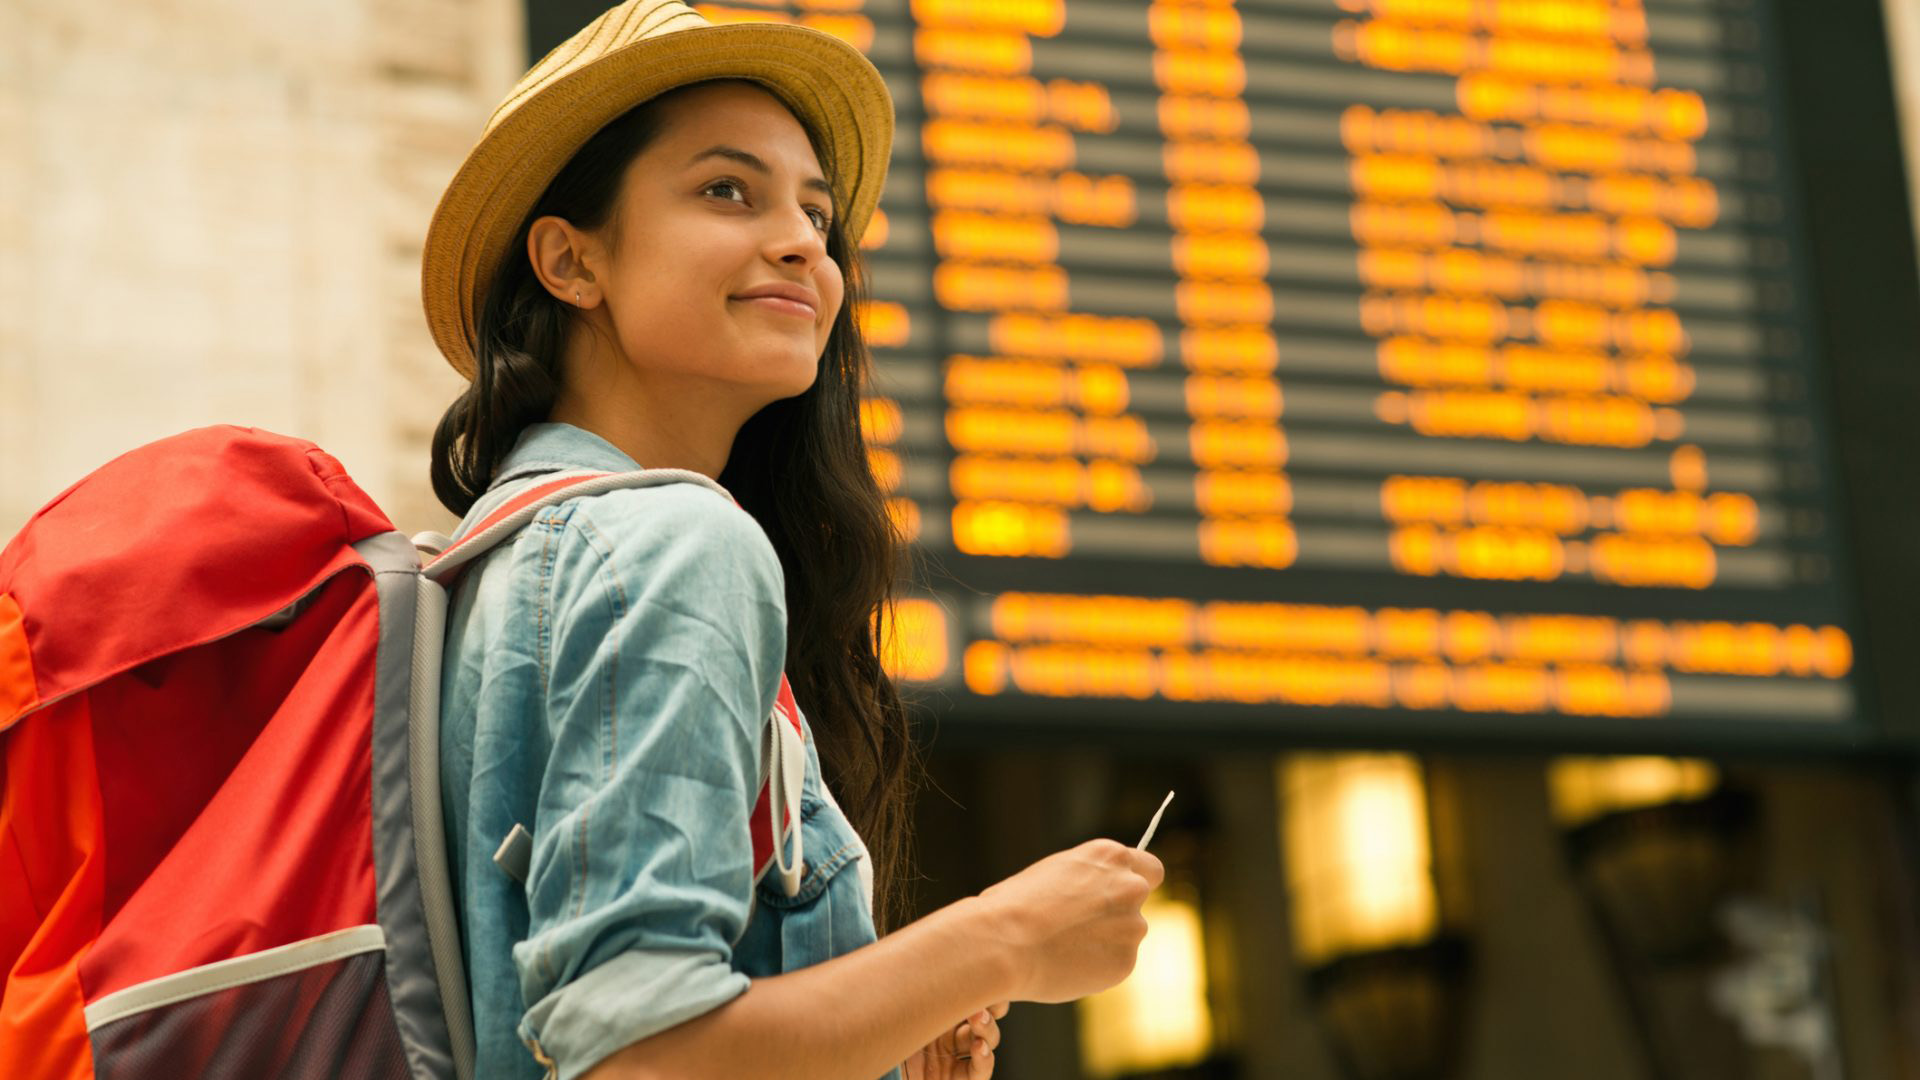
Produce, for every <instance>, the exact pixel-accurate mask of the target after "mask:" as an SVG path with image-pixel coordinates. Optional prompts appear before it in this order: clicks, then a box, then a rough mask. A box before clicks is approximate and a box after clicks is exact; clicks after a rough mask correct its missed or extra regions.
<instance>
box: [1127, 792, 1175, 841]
mask: <svg viewBox="0 0 1920 1080" xmlns="http://www.w3.org/2000/svg"><path fill="white" fill-rule="evenodd" d="M1172 801H1173V792H1171V791H1169V792H1167V797H1166V798H1164V799H1162V800H1160V809H1158V810H1155V811H1154V812H1153V820H1152V821H1149V822H1147V833H1146V835H1145V836H1142V837H1141V838H1140V842H1139V843H1137V844H1135V845H1133V846H1134V847H1136V848H1139V849H1140V850H1141V851H1145V850H1147V841H1149V840H1151V839H1153V830H1155V829H1157V828H1159V827H1160V815H1161V814H1164V813H1166V812H1167V804H1168V803H1170V802H1172Z"/></svg>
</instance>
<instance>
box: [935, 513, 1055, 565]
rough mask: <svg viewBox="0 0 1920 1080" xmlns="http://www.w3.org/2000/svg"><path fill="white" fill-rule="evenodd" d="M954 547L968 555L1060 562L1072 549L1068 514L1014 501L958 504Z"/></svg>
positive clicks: (955, 515)
mask: <svg viewBox="0 0 1920 1080" xmlns="http://www.w3.org/2000/svg"><path fill="white" fill-rule="evenodd" d="M953 546H954V547H955V548H957V549H959V550H960V551H962V552H964V553H966V554H968V555H1031V556H1042V557H1046V558H1053V559H1057V558H1060V557H1061V556H1063V555H1065V554H1066V553H1067V551H1068V550H1069V549H1070V548H1071V547H1072V539H1071V536H1070V534H1069V532H1068V526H1067V515H1066V514H1065V512H1063V511H1061V510H1058V509H1055V508H1053V507H1048V506H1032V505H1027V504H1024V503H1014V502H989V501H981V502H958V503H955V504H954V507H953Z"/></svg>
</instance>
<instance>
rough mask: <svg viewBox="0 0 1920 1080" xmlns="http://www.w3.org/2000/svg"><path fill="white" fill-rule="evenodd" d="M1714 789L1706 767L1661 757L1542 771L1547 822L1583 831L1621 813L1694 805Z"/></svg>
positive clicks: (1580, 761)
mask: <svg viewBox="0 0 1920 1080" xmlns="http://www.w3.org/2000/svg"><path fill="white" fill-rule="evenodd" d="M1719 784H1720V771H1719V770H1718V769H1716V768H1715V767H1714V766H1713V765H1712V764H1711V763H1710V762H1706V761H1699V760H1695V759H1690V758H1666V757H1563V758H1555V759H1554V760H1553V762H1552V763H1551V764H1550V765H1548V766H1547V787H1548V790H1549V792H1550V794H1551V795H1552V797H1553V819H1554V821H1556V822H1558V823H1559V824H1560V825H1562V826H1567V827H1571V826H1576V825H1584V824H1586V823H1587V822H1589V821H1592V820H1593V819H1595V818H1599V817H1604V816H1606V815H1607V814H1613V813H1618V812H1620V811H1622V810H1638V809H1641V808H1644V807H1649V806H1661V805H1664V804H1666V803H1672V802H1683V801H1686V800H1690V799H1698V798H1701V797H1702V796H1705V795H1707V794H1708V793H1709V792H1711V791H1713V789H1714V788H1716V787H1718V786H1719Z"/></svg>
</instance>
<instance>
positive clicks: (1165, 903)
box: [1075, 6, 1213, 1078]
mask: <svg viewBox="0 0 1920 1080" xmlns="http://www.w3.org/2000/svg"><path fill="white" fill-rule="evenodd" d="M1156 10H1157V6H1156ZM1140 914H1141V915H1142V916H1143V917H1145V919H1146V920H1147V936H1146V938H1145V939H1144V940H1142V941H1141V942H1140V950H1139V953H1138V954H1137V955H1136V957H1135V959H1134V966H1133V974H1131V975H1129V976H1127V978H1126V979H1125V980H1124V981H1123V982H1121V983H1119V984H1118V985H1116V986H1113V987H1111V988H1109V989H1107V990H1103V991H1101V992H1100V993H1097V994H1093V995H1090V996H1088V997H1084V998H1081V999H1080V1000H1079V1001H1077V1002H1075V1010H1076V1011H1077V1012H1078V1014H1079V1021H1080V1023H1079V1028H1080V1062H1081V1068H1082V1069H1083V1070H1084V1071H1085V1073H1086V1074H1087V1075H1088V1076H1091V1077H1096V1078H1106V1077H1114V1076H1121V1075H1124V1074H1129V1073H1137V1072H1149V1071H1153V1070H1158V1069H1171V1068H1178V1067H1180V1066H1183V1065H1192V1064H1194V1063H1196V1062H1199V1061H1201V1060H1203V1059H1205V1058H1206V1056H1207V1055H1208V1053H1210V1052H1211V1050H1212V1048H1213V1019H1212V1015H1211V1014H1210V1013H1209V1012H1208V1008H1207V962H1206V955H1207V954H1206V935H1205V931H1204V928H1203V924H1202V922H1201V913H1200V904H1199V899H1198V897H1197V896H1196V895H1195V893H1194V891H1193V890H1192V888H1191V887H1190V886H1183V885H1182V884H1180V883H1176V882H1169V883H1167V884H1166V885H1163V886H1162V887H1161V888H1160V889H1158V890H1156V891H1155V892H1154V893H1153V895H1151V896H1149V897H1148V898H1147V900H1146V903H1145V904H1143V905H1141V908H1140Z"/></svg>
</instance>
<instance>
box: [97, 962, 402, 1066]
mask: <svg viewBox="0 0 1920 1080" xmlns="http://www.w3.org/2000/svg"><path fill="white" fill-rule="evenodd" d="M90 1034H91V1036H92V1039H93V1060H94V1070H95V1071H94V1075H95V1076H97V1077H101V1078H102V1080H135V1078H146V1077H158V1076H179V1077H189V1076H190V1077H195V1078H197V1080H267V1078H270V1077H271V1078H277V1080H278V1078H284V1080H334V1078H336V1077H349V1076H350V1077H371V1078H376V1080H384V1078H389V1077H391V1078H395V1080H403V1078H405V1077H406V1076H407V1061H406V1054H405V1052H404V1050H403V1049H402V1048H401V1045H400V1032H399V1028H398V1027H397V1026H396V1025H395V1022H394V1017H393V1008H392V1005H391V1004H390V1002H389V1001H388V998H387V981H386V978H385V956H384V954H383V953H381V952H378V951H375V952H363V953H360V954H358V955H355V956H348V957H344V958H342V959H339V960H332V961H328V962H326V963H322V964H315V965H314V966H312V967H307V968H302V969H301V970H299V971H292V972H288V973H285V974H281V975H274V976H272V977H269V978H265V979H260V980H258V981H254V982H247V983H242V984H240V985H238V986H230V987H226V988H224V989H220V990H214V991H211V992H208V993H205V994H199V995H196V996H194V997H190V998H187V999H185V1000H184V1001H176V1002H173V1003H171V1004H166V1005H160V1006H156V1007H155V1008H152V1009H148V1010H146V1011H144V1012H139V1013H135V1014H133V1015H132V1016H127V1017H124V1018H121V1019H118V1020H114V1021H112V1022H111V1023H107V1024H103V1025H101V1026H99V1027H97V1028H94V1029H93V1031H92V1032H91V1033H90Z"/></svg>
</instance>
